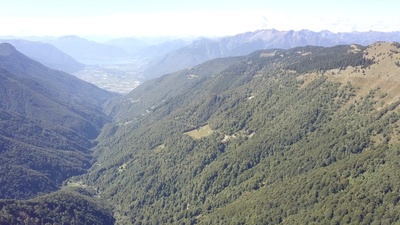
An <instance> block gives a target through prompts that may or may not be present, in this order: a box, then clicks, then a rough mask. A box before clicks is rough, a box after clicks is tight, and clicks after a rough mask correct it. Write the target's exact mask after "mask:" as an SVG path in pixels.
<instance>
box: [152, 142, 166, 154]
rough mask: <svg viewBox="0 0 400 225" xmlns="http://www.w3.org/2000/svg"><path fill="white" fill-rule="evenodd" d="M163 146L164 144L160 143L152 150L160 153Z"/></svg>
mask: <svg viewBox="0 0 400 225" xmlns="http://www.w3.org/2000/svg"><path fill="white" fill-rule="evenodd" d="M164 148H165V145H164V144H161V145H159V146H157V147H155V148H153V151H154V152H156V153H160V152H161V151H162V150H163V149H164Z"/></svg>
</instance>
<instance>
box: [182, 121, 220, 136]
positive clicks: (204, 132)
mask: <svg viewBox="0 0 400 225" xmlns="http://www.w3.org/2000/svg"><path fill="white" fill-rule="evenodd" d="M213 132H214V131H213V130H211V128H210V126H209V125H208V124H207V125H205V126H202V127H200V128H199V129H195V130H192V131H188V132H185V133H184V134H187V135H189V136H190V137H191V138H193V139H200V138H203V137H208V136H210V135H211V134H212V133H213Z"/></svg>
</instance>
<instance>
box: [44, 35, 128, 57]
mask: <svg viewBox="0 0 400 225" xmlns="http://www.w3.org/2000/svg"><path fill="white" fill-rule="evenodd" d="M43 41H44V42H46V43H50V44H52V45H54V46H55V47H57V48H58V49H60V50H61V51H63V52H65V53H67V54H68V55H70V56H72V57H73V58H75V59H76V60H78V61H79V62H81V63H84V64H113V63H121V62H125V61H127V60H129V59H130V57H131V55H130V54H129V53H128V52H126V51H125V50H123V49H121V48H118V47H116V46H113V45H108V44H102V43H97V42H94V41H89V40H87V39H84V38H81V37H78V36H74V35H70V36H63V37H59V38H53V39H48V40H43Z"/></svg>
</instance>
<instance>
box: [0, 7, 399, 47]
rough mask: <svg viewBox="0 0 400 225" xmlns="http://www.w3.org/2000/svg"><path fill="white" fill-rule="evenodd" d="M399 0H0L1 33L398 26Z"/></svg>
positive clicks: (99, 34) (100, 35)
mask: <svg viewBox="0 0 400 225" xmlns="http://www.w3.org/2000/svg"><path fill="white" fill-rule="evenodd" d="M399 9H400V1H398V0H379V1H378V0H272V1H271V0H12V1H11V0H0V36H16V37H29V36H56V37H58V36H64V35H78V36H81V37H87V38H91V39H107V38H108V39H111V38H118V37H133V36H136V37H149V36H207V37H219V36H227V35H235V34H239V33H244V32H248V31H256V30H261V29H277V30H302V29H308V30H312V31H321V30H329V31H332V32H335V33H337V32H350V31H370V30H373V31H385V32H388V31H400V13H399V12H398V10H399Z"/></svg>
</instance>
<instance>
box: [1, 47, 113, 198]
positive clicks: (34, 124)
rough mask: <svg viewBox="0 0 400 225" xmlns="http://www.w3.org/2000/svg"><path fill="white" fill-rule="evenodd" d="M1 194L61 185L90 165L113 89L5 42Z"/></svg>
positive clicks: (24, 195)
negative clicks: (48, 64)
mask: <svg viewBox="0 0 400 225" xmlns="http://www.w3.org/2000/svg"><path fill="white" fill-rule="evenodd" d="M0 80H1V82H0V177H1V179H0V198H7V199H10V198H14V199H26V198H31V197H34V196H37V195H38V194H44V193H48V192H51V191H54V190H57V189H58V188H59V187H60V186H61V183H62V182H63V181H64V180H65V179H66V178H68V177H71V176H73V175H78V174H82V173H83V172H85V170H86V169H88V168H89V167H90V165H91V158H92V157H91V152H90V148H92V147H93V146H94V145H95V142H94V139H95V138H96V137H97V135H98V134H99V132H100V130H101V129H102V127H103V125H104V123H106V122H107V121H109V117H108V116H106V115H105V114H104V113H103V111H102V107H103V103H104V102H105V101H106V100H108V99H110V98H111V97H113V94H111V93H109V92H106V91H104V90H101V89H99V88H97V87H96V86H94V85H92V84H89V83H87V82H84V81H82V80H79V79H78V78H76V77H74V76H72V75H69V74H66V73H64V72H61V71H56V70H52V69H49V68H47V67H45V66H43V65H42V64H40V63H38V62H36V61H34V60H32V59H30V58H28V57H26V56H25V55H23V54H21V53H20V52H18V51H16V50H15V48H14V47H13V46H12V45H10V44H0Z"/></svg>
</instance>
